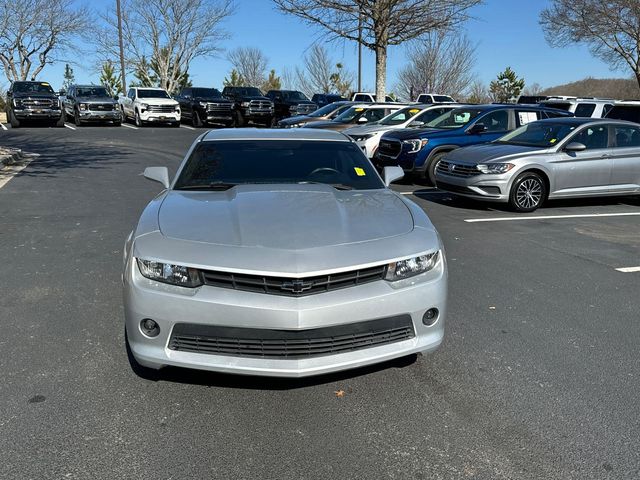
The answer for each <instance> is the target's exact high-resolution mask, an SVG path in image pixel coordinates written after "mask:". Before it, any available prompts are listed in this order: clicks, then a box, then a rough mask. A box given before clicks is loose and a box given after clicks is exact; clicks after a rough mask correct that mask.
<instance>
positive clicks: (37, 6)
mask: <svg viewBox="0 0 640 480" xmlns="http://www.w3.org/2000/svg"><path fill="white" fill-rule="evenodd" d="M74 3H75V2H73V1H72V0H19V1H17V2H10V1H8V0H0V64H1V65H2V69H3V70H4V73H5V76H6V77H7V79H8V80H10V81H13V80H29V79H30V80H35V79H36V78H37V77H38V74H40V72H41V71H42V69H43V68H44V67H45V66H46V65H49V64H51V63H53V62H54V61H56V60H58V55H61V54H62V53H64V52H65V51H68V50H70V49H71V48H72V40H73V39H74V38H75V37H76V36H78V35H79V34H80V33H82V32H83V31H85V29H86V27H87V25H88V24H89V21H90V17H89V14H88V12H87V10H86V9H85V8H77V7H75V5H74Z"/></svg>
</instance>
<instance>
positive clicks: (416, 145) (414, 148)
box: [402, 138, 429, 153]
mask: <svg viewBox="0 0 640 480" xmlns="http://www.w3.org/2000/svg"><path fill="white" fill-rule="evenodd" d="M402 143H404V144H405V145H407V146H408V147H409V151H408V152H407V153H416V152H419V151H420V150H421V149H422V147H424V146H425V145H426V144H427V143H429V140H428V139H426V138H412V139H411V140H405V141H404V142H402Z"/></svg>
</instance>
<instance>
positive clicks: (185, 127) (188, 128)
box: [180, 124, 195, 130]
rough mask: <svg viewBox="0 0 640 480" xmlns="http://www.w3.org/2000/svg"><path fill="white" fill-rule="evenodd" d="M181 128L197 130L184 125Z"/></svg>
mask: <svg viewBox="0 0 640 480" xmlns="http://www.w3.org/2000/svg"><path fill="white" fill-rule="evenodd" d="M180 128H187V129H189V130H195V128H193V127H190V126H188V125H182V124H180Z"/></svg>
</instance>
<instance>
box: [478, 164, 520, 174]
mask: <svg viewBox="0 0 640 480" xmlns="http://www.w3.org/2000/svg"><path fill="white" fill-rule="evenodd" d="M513 167H514V165H513V163H486V164H484V163H481V164H479V165H478V166H477V167H476V168H477V169H478V170H480V171H481V172H482V173H507V172H508V171H509V170H511V169H512V168H513Z"/></svg>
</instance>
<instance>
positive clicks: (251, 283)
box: [202, 265, 387, 297]
mask: <svg viewBox="0 0 640 480" xmlns="http://www.w3.org/2000/svg"><path fill="white" fill-rule="evenodd" d="M386 269H387V267H386V265H381V266H378V267H370V268H362V269H360V270H351V271H349V272H342V273H332V274H330V275H318V276H315V277H303V278H289V277H266V276H261V275H245V274H242V273H231V272H213V271H206V270H205V271H203V272H202V273H203V277H204V283H205V285H210V286H212V287H221V288H231V289H234V290H244V291H247V292H256V293H267V294H271V295H285V296H288V297H302V296H305V295H314V294H317V293H324V292H329V291H332V290H338V289H341V288H347V287H355V286H356V285H362V284H364V283H369V282H375V281H376V280H382V279H383V278H384V276H385V273H386Z"/></svg>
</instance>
